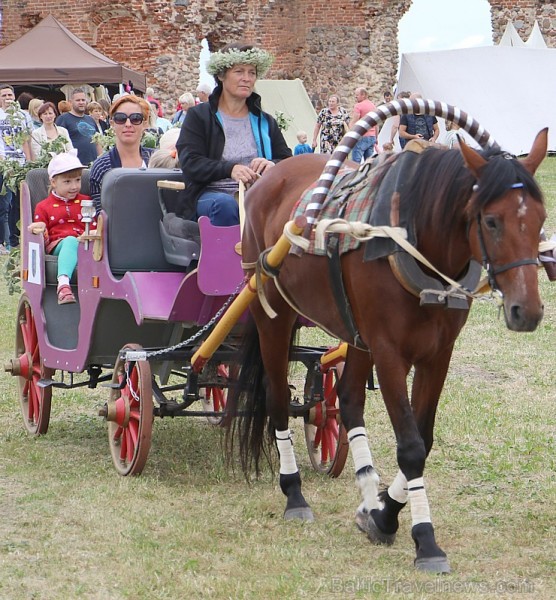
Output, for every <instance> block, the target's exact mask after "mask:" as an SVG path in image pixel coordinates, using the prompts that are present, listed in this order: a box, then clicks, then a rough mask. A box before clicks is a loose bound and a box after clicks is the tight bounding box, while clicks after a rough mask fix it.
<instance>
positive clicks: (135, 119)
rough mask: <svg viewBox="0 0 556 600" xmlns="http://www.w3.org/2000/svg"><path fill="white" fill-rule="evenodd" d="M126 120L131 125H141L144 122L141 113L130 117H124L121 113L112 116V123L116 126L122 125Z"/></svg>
mask: <svg viewBox="0 0 556 600" xmlns="http://www.w3.org/2000/svg"><path fill="white" fill-rule="evenodd" d="M128 119H129V122H130V123H131V124H132V125H141V123H142V122H143V121H144V120H145V119H144V117H143V115H142V114H141V113H131V114H130V115H126V114H125V113H123V112H117V113H114V114H113V115H112V121H114V123H116V125H123V124H124V123H125V122H126V121H127V120H128Z"/></svg>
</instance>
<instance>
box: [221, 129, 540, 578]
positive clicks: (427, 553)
mask: <svg viewBox="0 0 556 600" xmlns="http://www.w3.org/2000/svg"><path fill="white" fill-rule="evenodd" d="M546 149H547V131H546V130H543V131H541V132H540V133H539V134H538V135H537V137H536V139H535V141H534V144H533V147H532V149H531V152H530V153H529V155H528V157H527V158H525V159H523V160H517V159H516V158H514V157H510V156H508V155H507V154H505V153H502V152H501V151H500V149H499V148H497V147H495V148H494V150H491V151H484V152H481V153H479V152H477V151H475V150H473V149H471V148H469V147H467V146H465V145H464V144H462V145H461V149H458V150H446V149H437V148H430V149H427V150H425V151H424V152H423V153H422V154H421V155H420V156H419V165H418V169H417V171H416V173H415V175H414V176H413V178H412V180H411V182H410V183H409V182H408V186H409V187H406V192H405V193H406V195H407V196H408V197H409V198H410V201H411V202H410V204H411V207H410V221H411V223H412V226H413V228H414V231H415V234H416V240H417V243H416V245H417V248H418V250H419V251H420V252H421V253H422V254H423V255H424V256H425V257H426V258H427V259H428V260H429V261H430V263H432V264H433V265H434V266H435V267H436V268H437V269H438V270H439V271H441V272H442V273H443V274H445V275H447V276H449V277H451V278H453V279H456V278H457V277H458V276H460V275H461V274H462V273H463V272H465V269H466V268H467V266H468V265H469V263H470V261H471V259H472V258H474V259H475V260H477V261H478V262H480V263H482V264H483V265H484V266H485V268H487V271H488V274H489V277H490V281H491V285H492V286H494V288H495V289H496V290H498V291H499V292H500V293H501V295H502V297H503V310H504V316H505V320H506V324H507V326H508V328H509V329H511V330H514V331H532V330H534V329H535V328H536V327H537V325H538V324H539V322H540V320H541V319H542V315H543V305H542V302H541V299H540V297H539V292H538V281H537V260H536V258H537V254H538V244H539V233H540V230H541V227H542V224H543V221H544V219H545V217H546V214H545V209H544V206H543V200H542V194H541V192H540V190H539V187H538V185H537V184H536V182H535V180H534V178H533V174H534V173H535V171H536V169H537V167H538V166H539V164H540V163H541V162H542V160H543V159H544V157H545V155H546ZM325 162H326V158H323V157H322V156H318V155H305V156H300V157H295V158H292V159H288V160H285V161H283V162H281V163H280V164H278V165H277V166H276V167H275V168H273V169H272V170H271V171H270V172H269V173H268V174H266V175H265V176H264V177H263V178H261V180H260V181H258V182H257V183H256V184H255V185H254V186H253V188H252V189H251V190H250V191H249V192H248V194H247V198H246V206H245V208H246V222H245V231H244V236H243V243H242V246H243V260H244V261H245V263H246V264H247V265H248V266H249V263H255V262H256V261H257V259H258V258H259V255H260V254H261V253H262V252H263V251H264V250H265V249H267V248H269V247H271V246H272V245H273V244H274V243H275V242H276V241H277V239H278V238H279V236H280V235H281V233H282V230H283V227H284V224H285V223H286V222H287V221H288V220H290V219H291V215H292V208H293V206H294V203H295V202H296V201H297V200H298V199H299V198H300V196H301V195H302V192H303V191H304V190H305V189H306V188H308V186H310V185H311V183H312V182H314V181H315V180H317V179H318V178H319V175H320V174H321V171H322V170H323V167H324V164H325ZM393 162H394V161H393ZM364 253H365V250H364V246H363V245H361V246H360V247H359V248H358V249H355V250H352V251H349V252H347V253H345V254H343V255H342V257H341V272H342V279H343V285H344V289H345V297H346V303H349V307H350V310H351V314H352V316H353V322H354V323H355V328H356V331H357V333H358V337H357V339H358V340H360V342H362V343H360V344H359V347H356V346H355V343H354V337H353V331H351V330H350V327H349V326H348V325H347V324H346V319H345V318H344V316H343V314H344V313H345V312H346V311H345V307H341V306H338V303H337V301H336V299H335V298H336V297H337V295H335V293H334V291H333V285H332V284H331V279H330V276H329V265H328V264H327V261H328V258H327V257H326V256H318V255H314V254H301V255H300V256H299V255H294V254H289V255H288V256H287V258H286V259H285V261H284V263H283V265H282V266H281V268H280V270H279V274H278V275H277V279H276V281H273V280H270V281H269V282H268V283H267V284H266V285H265V294H266V298H267V300H268V301H269V303H270V305H271V306H272V308H273V309H274V310H275V311H276V312H277V314H278V316H277V317H276V318H274V319H271V318H269V317H268V316H267V315H266V313H265V311H264V310H263V308H262V305H261V304H260V303H259V302H258V301H256V302H254V303H253V304H252V305H251V312H252V315H253V317H254V322H255V324H256V328H254V327H253V328H252V331H251V332H250V333H249V334H248V335H247V339H246V342H245V347H246V348H249V352H250V354H249V353H248V354H247V355H246V357H245V359H244V361H245V362H243V363H242V365H243V366H242V373H241V377H240V382H239V385H238V389H239V393H238V394H231V397H230V400H229V403H228V408H229V410H230V412H231V413H234V411H235V412H236V413H237V411H242V413H243V415H244V416H243V417H242V418H238V419H237V420H236V425H235V426H234V429H235V432H236V433H238V434H239V443H240V454H241V458H242V464H243V467H244V469H250V468H251V467H255V468H256V469H257V470H258V463H259V459H260V458H261V453H263V452H266V451H267V450H268V448H269V446H268V444H269V443H270V444H272V443H273V441H274V437H273V435H274V436H275V439H276V444H277V447H278V452H279V456H280V485H281V489H282V491H283V492H284V494H285V495H286V497H287V504H286V510H285V514H284V516H285V518H299V519H305V520H312V518H313V515H312V512H311V509H310V508H309V505H308V504H307V502H306V500H305V498H304V497H303V495H302V492H301V478H300V475H299V472H298V470H297V466H296V461H295V456H294V453H293V447H292V443H291V438H290V430H289V427H288V406H289V401H290V390H289V386H288V379H287V373H288V352H289V348H290V344H291V341H292V338H293V333H294V331H295V329H296V322H297V316H298V315H297V313H300V314H302V315H304V316H306V317H308V318H309V319H311V320H312V321H313V322H315V323H317V324H319V325H321V326H322V327H323V328H324V329H325V330H327V331H328V332H330V333H332V334H333V335H335V336H337V337H338V338H340V339H342V340H346V341H348V342H349V343H350V346H349V350H348V353H347V358H346V363H345V368H344V372H343V375H342V377H341V379H340V381H339V384H338V396H339V401H340V413H341V418H342V422H343V424H344V426H345V428H346V430H347V432H348V439H349V444H350V449H351V452H352V456H353V459H354V463H355V471H356V481H357V484H358V486H359V488H360V491H361V496H362V502H361V504H360V505H359V507H358V508H357V511H356V523H357V525H358V527H359V528H360V529H361V530H363V531H364V532H366V533H367V535H368V537H369V538H370V539H371V540H372V541H374V542H379V543H386V544H391V543H392V542H393V540H394V537H395V533H396V531H397V528H398V513H399V512H400V510H401V509H402V508H403V507H404V505H405V504H406V503H407V501H409V503H410V508H411V516H412V537H413V540H414V542H415V547H416V559H415V566H416V567H417V568H418V569H421V570H427V571H433V572H438V573H442V572H448V571H449V565H448V560H447V557H446V554H445V553H444V552H443V551H442V550H441V549H440V547H439V546H438V545H437V543H436V540H435V536H434V529H433V526H432V522H431V518H430V511H429V504H428V500H427V496H426V492H425V485H424V481H423V471H424V468H425V461H426V458H427V455H428V454H429V452H430V450H431V447H432V444H433V428H434V421H435V414H436V408H437V404H438V401H439V397H440V394H441V391H442V388H443V385H444V380H445V378H446V373H447V371H448V366H449V363H450V358H451V355H452V351H453V348H454V343H455V341H456V338H457V336H458V334H459V332H460V331H461V329H462V327H463V325H464V324H465V322H466V320H467V316H468V308H469V307H470V305H471V301H472V299H471V298H468V299H467V307H466V309H463V310H461V309H451V308H445V307H444V306H441V307H439V306H422V305H420V300H419V298H417V297H415V295H413V294H412V293H410V292H409V291H407V290H406V289H405V287H403V286H402V285H401V284H400V283H399V281H398V279H396V277H395V276H394V274H393V271H392V269H391V267H390V263H389V261H388V259H387V258H378V259H375V260H370V261H367V262H365V260H364ZM249 272H252V271H249ZM429 275H430V276H432V277H436V276H435V275H434V273H432V271H431V272H429ZM277 286H278V287H279V288H280V290H281V291H279V290H278V287H277ZM284 297H286V299H284ZM292 307H295V310H294V308H292ZM371 356H372V360H371ZM373 361H374V365H375V368H376V373H377V376H378V380H379V383H380V391H381V393H382V396H383V398H384V402H385V405H386V409H387V411H388V414H389V417H390V420H391V422H392V426H393V428H394V432H395V435H396V442H397V459H398V465H399V472H398V474H397V476H396V477H395V479H394V481H393V483H392V484H391V485H390V487H389V488H388V489H387V490H385V491H383V492H381V493H379V490H378V484H379V478H378V474H377V472H376V471H375V469H374V467H373V462H372V457H371V451H370V448H369V444H368V440H367V436H366V432H365V423H364V419H363V410H364V405H365V383H366V382H367V380H368V377H369V375H370V372H371V369H372V362H373ZM411 368H414V377H413V383H412V388H411V396H409V394H408V389H407V381H406V380H407V376H408V374H409V371H410V369H411ZM265 429H268V435H266V434H265ZM230 438H231V439H233V436H230Z"/></svg>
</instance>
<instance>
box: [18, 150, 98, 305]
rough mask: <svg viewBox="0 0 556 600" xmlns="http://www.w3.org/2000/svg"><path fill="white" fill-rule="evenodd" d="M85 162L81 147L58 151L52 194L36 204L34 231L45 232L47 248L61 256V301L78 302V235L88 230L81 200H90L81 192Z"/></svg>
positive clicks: (50, 171) (52, 171)
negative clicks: (80, 155) (75, 290)
mask: <svg viewBox="0 0 556 600" xmlns="http://www.w3.org/2000/svg"><path fill="white" fill-rule="evenodd" d="M84 168H85V167H84V165H82V164H81V162H80V161H79V159H78V158H77V150H71V151H70V152H65V153H63V154H58V155H57V156H54V158H53V159H52V160H51V161H50V163H49V165H48V176H49V177H50V189H51V192H50V195H49V196H48V197H47V198H45V199H44V200H41V201H40V202H39V203H38V204H37V206H36V208H35V218H34V222H33V223H31V225H29V227H28V229H29V231H30V232H31V233H38V234H40V233H42V234H44V237H45V246H46V252H48V253H49V254H54V255H55V256H57V257H58V290H57V291H58V304H70V303H72V302H75V296H74V295H73V292H72V291H71V287H70V279H71V276H72V275H73V272H74V271H75V267H76V266H77V249H78V247H79V241H78V237H79V236H80V235H81V234H83V233H84V232H85V226H84V224H83V222H82V216H81V201H82V200H90V198H89V196H84V195H83V194H80V193H79V191H80V189H81V173H82V172H83V169H84Z"/></svg>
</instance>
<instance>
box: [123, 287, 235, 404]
mask: <svg viewBox="0 0 556 600" xmlns="http://www.w3.org/2000/svg"><path fill="white" fill-rule="evenodd" d="M245 282H246V280H245V279H243V280H242V281H240V283H239V284H238V286H237V287H236V289H235V291H234V292H233V293H232V294H231V295H230V296H229V297H228V299H227V300H226V302H224V304H223V305H222V306H221V307H220V309H219V310H218V311H217V312H216V313H215V315H214V317H212V319H211V320H210V321H208V322H207V323H206V324H205V325H203V327H201V329H199V331H197V332H196V333H194V334H193V335H192V336H191V337H190V338H188V339H187V340H184V341H183V342H179V343H178V344H174V345H173V346H169V347H168V348H160V349H159V350H151V351H147V350H126V351H125V352H124V353H121V354H120V356H121V358H122V359H123V360H124V361H125V364H124V371H125V376H126V381H127V386H128V389H129V393H130V394H131V396H132V398H133V399H134V400H135V401H136V402H139V403H140V402H141V398H140V397H139V395H138V394H137V392H136V391H135V390H134V389H133V386H132V385H131V376H130V372H129V366H130V363H131V362H136V361H139V360H147V359H149V358H152V357H153V356H159V355H161V354H166V353H168V352H173V351H174V350H179V349H180V348H183V347H184V346H187V345H188V344H191V343H193V342H194V341H196V340H197V339H198V338H200V337H201V336H202V335H203V334H204V333H205V332H206V331H208V330H209V329H210V328H211V327H212V326H213V325H214V324H215V323H216V321H218V319H219V318H220V317H221V316H222V315H223V314H224V312H226V310H227V309H228V307H229V306H230V304H231V303H232V302H233V300H234V298H235V297H236V296H237V295H238V294H239V292H240V291H241V288H242V287H243V286H244V285H245Z"/></svg>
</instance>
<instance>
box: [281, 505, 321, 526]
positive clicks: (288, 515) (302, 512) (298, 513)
mask: <svg viewBox="0 0 556 600" xmlns="http://www.w3.org/2000/svg"><path fill="white" fill-rule="evenodd" d="M284 519H286V521H291V520H293V519H298V520H299V521H307V522H309V523H312V522H313V521H314V520H315V517H314V516H313V511H312V510H311V509H310V508H309V507H308V506H300V507H299V508H289V509H288V510H286V511H285V512H284Z"/></svg>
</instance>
